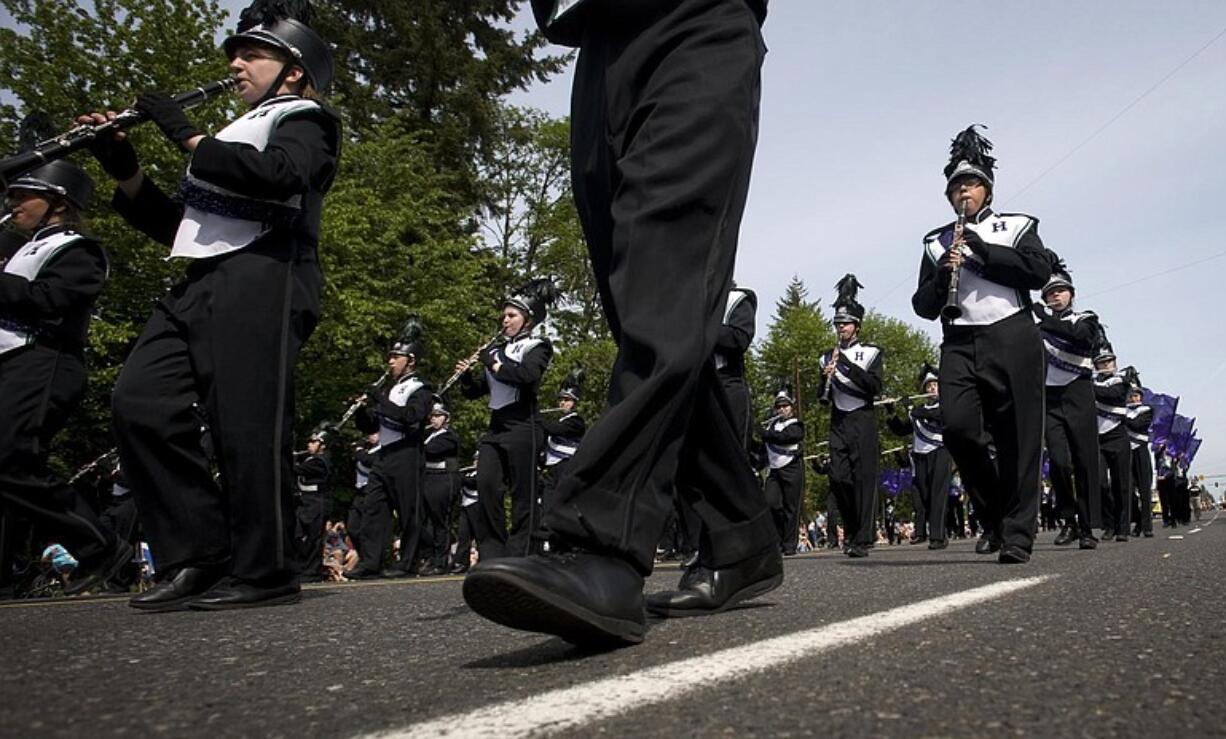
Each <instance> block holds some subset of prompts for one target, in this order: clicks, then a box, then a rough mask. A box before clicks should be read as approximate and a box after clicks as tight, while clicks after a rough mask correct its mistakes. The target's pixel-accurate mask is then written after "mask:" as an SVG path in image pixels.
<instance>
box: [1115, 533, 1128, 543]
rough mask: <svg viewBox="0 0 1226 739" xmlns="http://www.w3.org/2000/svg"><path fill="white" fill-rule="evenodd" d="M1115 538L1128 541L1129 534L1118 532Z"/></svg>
mask: <svg viewBox="0 0 1226 739" xmlns="http://www.w3.org/2000/svg"><path fill="white" fill-rule="evenodd" d="M1115 540H1116V541H1120V542H1123V541H1128V534H1116V535H1115Z"/></svg>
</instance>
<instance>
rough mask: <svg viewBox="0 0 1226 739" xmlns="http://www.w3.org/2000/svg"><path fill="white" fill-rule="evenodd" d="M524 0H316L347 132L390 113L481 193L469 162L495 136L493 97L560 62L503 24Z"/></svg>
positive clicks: (367, 127)
mask: <svg viewBox="0 0 1226 739" xmlns="http://www.w3.org/2000/svg"><path fill="white" fill-rule="evenodd" d="M522 4H523V2H522V0H413V1H412V2H403V0H319V2H317V3H316V6H315V7H316V18H315V25H316V26H317V27H318V29H319V30H320V33H321V34H323V36H324V37H325V38H327V39H329V40H330V41H332V42H333V43H334V44H335V45H336V68H337V79H336V83H335V99H336V101H337V104H338V106H339V107H340V108H341V110H342V111H343V112H344V114H345V117H346V120H347V122H348V123H349V125H350V126H351V128H352V130H353V131H354V133H355V135H357V136H364V135H365V134H366V133H367V132H368V131H371V130H374V128H375V127H376V126H378V125H379V124H380V123H382V122H384V121H387V120H389V119H392V118H396V119H398V120H399V121H400V122H401V123H402V124H403V125H404V126H405V130H407V131H408V132H410V133H414V134H418V133H420V134H424V136H423V137H422V138H421V139H420V140H421V141H422V142H423V143H424V144H426V145H428V146H429V147H430V151H431V152H432V153H433V158H434V162H435V165H436V166H437V167H438V168H439V169H440V170H452V171H454V172H456V173H459V174H460V183H459V184H460V185H461V186H462V192H463V194H464V195H465V197H466V198H470V199H471V202H477V201H478V200H479V199H480V187H479V186H478V177H477V174H476V164H477V163H478V162H479V161H482V160H488V159H489V150H490V148H491V147H492V146H493V145H494V143H495V142H496V141H497V140H498V126H497V121H498V118H499V109H500V105H501V100H502V99H503V98H504V97H505V96H506V95H507V94H508V93H511V92H513V91H515V90H521V89H526V88H527V87H528V85H530V84H531V83H532V82H534V81H542V82H543V81H545V80H546V79H548V78H549V77H550V76H552V75H553V74H555V73H557V72H558V71H560V70H561V69H562V67H563V65H564V64H565V62H566V60H567V57H566V56H549V55H544V54H543V53H542V52H541V50H542V49H543V48H544V46H545V40H544V38H543V37H542V36H541V35H540V34H539V33H537V32H529V33H519V34H517V33H516V32H515V31H514V30H512V29H511V28H510V27H509V24H510V22H511V20H512V19H514V17H515V15H516V13H517V12H518V11H519V8H520V6H521V5H522Z"/></svg>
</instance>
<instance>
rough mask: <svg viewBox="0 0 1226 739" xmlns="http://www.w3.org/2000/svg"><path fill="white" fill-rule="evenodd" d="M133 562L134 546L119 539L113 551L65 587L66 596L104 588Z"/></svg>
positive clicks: (112, 548)
mask: <svg viewBox="0 0 1226 739" xmlns="http://www.w3.org/2000/svg"><path fill="white" fill-rule="evenodd" d="M131 561H132V545H131V544H129V543H128V542H126V541H121V540H118V539H117V540H116V541H115V545H114V546H113V547H111V551H109V552H107V553H106V554H103V555H102V556H101V557H99V561H98V562H97V563H96V564H94V565H93V566H92V567H91V568H89V569H88V570H86V571H85V572H82V573H81V574H80V575H79V576H77V577H74V578H73V579H72V580H71V581H69V583H68V584H67V585H65V586H64V595H76V594H77V593H84V592H85V591H86V590H91V589H93V588H100V587H102V586H103V585H104V584H106V581H107V580H110V579H111V578H112V577H114V576H115V575H117V574H119V571H120V570H122V569H123V566H124V565H126V564H127V563H128V562H131Z"/></svg>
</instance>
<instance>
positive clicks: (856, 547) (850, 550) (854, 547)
mask: <svg viewBox="0 0 1226 739" xmlns="http://www.w3.org/2000/svg"><path fill="white" fill-rule="evenodd" d="M843 554H846V555H847V556H848V557H851V558H852V559H864V558H865V557H867V556H868V547H866V546H862V545H860V544H848V545H847V547H846V548H845V549H843Z"/></svg>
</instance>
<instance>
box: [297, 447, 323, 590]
mask: <svg viewBox="0 0 1226 739" xmlns="http://www.w3.org/2000/svg"><path fill="white" fill-rule="evenodd" d="M327 447H328V444H327V431H326V429H325V427H324V426H322V425H321V426H320V427H319V428H317V429H315V431H313V432H312V433H311V436H310V438H309V439H307V448H306V451H305V452H299V453H297V454H295V455H294V456H295V460H294V477H295V480H296V482H297V497H298V515H297V517H296V520H297V527H296V528H295V530H294V540H295V541H296V542H298V558H299V560H301V562H302V571H301V574H300V575H299V578H298V579H299V580H300V581H301V582H319V581H320V580H323V579H324V578H323V557H324V526H325V525H326V524H327V521H328V516H329V515H331V513H332V493H331V491H330V490H329V489H328V478H329V477H330V476H331V474H332V467H331V465H329V464H328V457H327V456H326V454H325V452H326V451H327Z"/></svg>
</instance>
